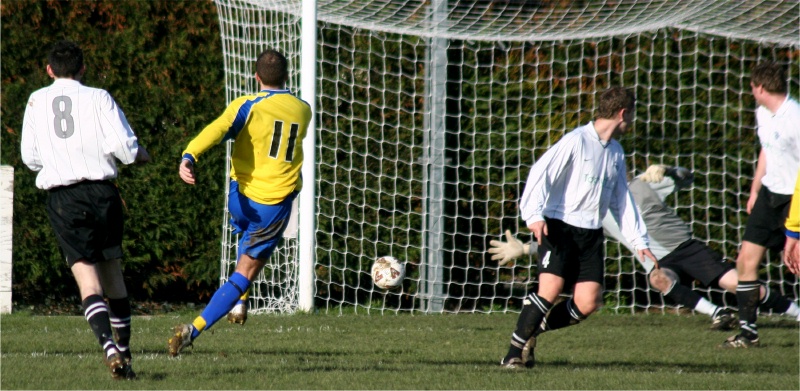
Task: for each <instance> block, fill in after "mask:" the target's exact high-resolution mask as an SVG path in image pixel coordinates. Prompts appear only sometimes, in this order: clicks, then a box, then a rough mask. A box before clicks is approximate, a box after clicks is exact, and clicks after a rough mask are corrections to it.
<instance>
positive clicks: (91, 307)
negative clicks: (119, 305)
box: [82, 295, 118, 357]
mask: <svg viewBox="0 0 800 391" xmlns="http://www.w3.org/2000/svg"><path fill="white" fill-rule="evenodd" d="M82 304H83V315H84V317H85V318H86V321H87V322H89V326H90V327H91V328H92V331H94V335H95V336H96V337H97V341H98V342H99V343H100V346H102V347H103V350H104V351H105V352H106V357H107V356H110V355H111V354H113V353H116V352H118V350H117V345H116V344H115V343H114V339H113V338H112V332H111V323H110V321H109V316H108V307H107V306H106V302H105V301H103V298H102V297H100V295H91V296H89V297H87V298H86V299H84V300H83V302H82Z"/></svg>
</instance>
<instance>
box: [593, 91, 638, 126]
mask: <svg viewBox="0 0 800 391" xmlns="http://www.w3.org/2000/svg"><path fill="white" fill-rule="evenodd" d="M635 103H636V97H635V96H634V95H633V91H631V90H629V89H627V88H622V87H611V88H609V89H607V90H605V91H603V93H601V94H600V97H599V98H598V99H597V109H596V110H595V112H596V117H597V118H605V119H610V118H614V116H615V115H617V113H618V112H619V111H620V110H622V109H628V110H633V108H634V104H635Z"/></svg>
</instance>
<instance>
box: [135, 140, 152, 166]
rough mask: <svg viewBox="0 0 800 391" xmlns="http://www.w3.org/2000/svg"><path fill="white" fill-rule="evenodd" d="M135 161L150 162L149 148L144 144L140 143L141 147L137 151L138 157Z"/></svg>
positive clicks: (140, 162)
mask: <svg viewBox="0 0 800 391" xmlns="http://www.w3.org/2000/svg"><path fill="white" fill-rule="evenodd" d="M133 162H134V163H139V164H144V163H148V162H150V154H149V153H147V149H145V148H144V147H143V146H142V144H139V149H138V150H137V151H136V158H135V159H134V161H133Z"/></svg>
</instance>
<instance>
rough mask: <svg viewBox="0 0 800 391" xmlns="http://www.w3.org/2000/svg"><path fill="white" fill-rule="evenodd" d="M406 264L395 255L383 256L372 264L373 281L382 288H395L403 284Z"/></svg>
mask: <svg viewBox="0 0 800 391" xmlns="http://www.w3.org/2000/svg"><path fill="white" fill-rule="evenodd" d="M405 276H406V266H405V264H403V263H402V262H400V261H398V260H397V258H395V257H390V256H383V257H379V258H378V259H376V260H375V263H373V264H372V282H373V283H374V284H375V286H377V287H378V288H381V289H395V288H397V287H399V286H400V285H402V284H403V278H405Z"/></svg>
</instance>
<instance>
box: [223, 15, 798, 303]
mask: <svg viewBox="0 0 800 391" xmlns="http://www.w3.org/2000/svg"><path fill="white" fill-rule="evenodd" d="M300 3H301V2H300V1H299V0H295V1H288V0H286V1H268V0H218V1H217V4H218V9H219V15H220V26H221V30H222V40H223V47H224V51H225V52H224V55H225V69H226V83H227V93H228V99H229V100H231V99H233V98H234V97H236V96H238V95H241V94H244V93H252V92H253V91H255V90H256V85H255V81H254V80H253V76H252V75H253V73H254V72H253V70H252V64H253V62H254V61H255V57H256V55H257V54H258V52H260V51H261V50H263V49H264V48H267V47H275V48H278V49H279V50H281V51H283V52H284V53H285V54H286V55H287V57H288V58H289V61H290V63H291V64H292V65H293V66H294V67H295V69H294V71H293V73H292V77H291V80H290V83H289V85H290V88H292V89H293V90H297V88H298V86H299V77H298V72H297V70H298V69H299V67H300V64H299V62H300V38H301V37H300V22H301V20H300V12H301V4H300ZM317 14H318V20H319V21H318V24H317V27H318V28H317V35H318V36H317V60H316V63H317V66H316V69H317V97H316V102H315V103H316V113H315V115H316V128H317V129H316V137H317V149H316V152H317V153H316V154H315V156H314V157H313V159H316V161H314V160H312V157H307V160H306V164H316V172H317V177H316V178H314V180H315V181H316V182H315V183H316V187H317V192H316V196H315V198H316V201H317V202H316V209H317V211H316V221H317V227H316V231H315V232H314V235H315V239H316V243H317V247H316V249H315V251H316V252H315V253H316V266H315V285H316V295H315V304H316V306H317V307H319V308H322V309H326V310H327V309H337V310H338V309H340V308H341V307H342V306H354V307H355V308H356V309H359V308H364V309H367V310H399V309H403V310H412V311H480V312H488V311H509V310H510V311H516V310H517V309H518V306H519V299H520V298H521V297H522V296H523V295H524V293H525V288H526V284H528V283H531V284H535V281H533V280H534V278H532V276H534V275H535V266H529V265H528V262H518V264H517V266H514V267H498V266H497V264H496V263H495V262H492V261H491V260H490V257H489V256H488V254H487V253H486V249H487V248H488V242H489V240H491V239H494V238H499V237H500V235H501V233H502V231H503V230H504V229H511V230H512V231H514V232H517V231H519V232H522V234H521V235H520V237H521V239H523V240H529V239H530V234H529V233H527V229H525V227H524V224H523V223H522V222H521V221H520V220H519V213H518V210H517V200H518V197H519V194H520V193H521V191H522V187H523V185H524V183H523V182H524V180H525V178H526V177H527V173H528V171H529V170H530V166H531V165H532V163H533V161H534V159H535V158H536V157H538V156H540V155H541V154H542V153H543V152H544V151H545V150H546V149H547V148H548V147H549V146H550V145H552V143H554V142H555V141H557V140H558V139H559V138H560V137H561V136H562V135H563V134H564V132H567V131H569V130H571V129H573V128H574V127H576V126H578V125H580V124H583V123H586V122H587V121H589V120H591V118H592V112H593V102H594V97H595V94H596V93H597V91H600V90H602V89H604V88H606V87H608V86H609V85H623V86H627V87H631V88H633V89H635V91H636V94H637V98H638V108H637V115H636V119H635V122H634V134H633V135H632V136H628V137H625V138H623V139H622V140H621V142H622V144H623V146H624V148H625V150H626V152H627V153H628V155H629V160H628V166H629V169H630V170H632V171H641V170H643V169H644V168H645V167H646V166H647V164H652V163H665V164H675V165H681V166H685V167H689V168H691V169H693V170H694V171H695V175H696V178H697V179H696V181H695V184H694V186H693V188H692V189H690V190H689V191H685V192H683V193H681V194H679V195H677V196H673V197H672V198H670V199H669V202H670V203H671V205H672V206H674V207H675V208H676V209H677V210H678V211H679V213H680V214H681V216H682V217H684V218H685V219H686V220H687V221H688V222H689V223H690V224H691V225H692V227H693V229H694V231H695V236H696V237H697V238H698V239H700V240H703V241H707V242H708V243H709V245H710V246H711V247H713V248H715V249H716V250H718V251H720V252H722V253H724V254H725V255H726V256H727V257H728V258H730V259H733V258H735V256H736V250H737V246H738V244H739V242H740V240H741V235H742V233H743V227H744V223H745V221H746V218H747V214H746V213H745V211H744V202H745V200H746V197H747V194H748V192H749V186H750V180H751V178H752V173H753V169H754V162H755V160H756V157H757V144H758V142H757V138H756V137H755V130H754V128H755V118H754V108H755V101H754V100H753V99H752V97H751V96H750V88H749V76H748V75H749V69H750V68H751V67H752V66H753V65H754V64H755V63H757V62H758V61H761V60H767V59H769V60H775V61H777V62H779V63H782V64H784V65H786V66H787V68H788V69H789V76H790V95H792V96H795V97H796V96H797V93H798V83H799V82H800V60H799V58H800V56H797V53H798V50H800V17H799V16H798V15H800V6H799V5H798V2H796V1H766V0H765V1H721V0H715V1H711V0H708V1H697V0H694V1H675V0H671V1H667V0H665V1H656V0H652V1H632V0H623V1H611V0H607V1H605V2H597V1H546V0H540V1H524V0H519V1H503V2H498V1H486V0H474V1H450V2H444V1H436V0H427V1H423V0H407V1H367V0H360V1H341V0H319V1H318V6H317ZM307 180H308V179H307ZM226 220H227V218H226ZM302 229H303V228H302V227H301V228H300V230H301V231H300V232H301V235H302ZM225 230H226V234H225V235H223V244H224V249H223V260H222V261H223V266H225V267H223V274H222V278H223V279H225V278H227V275H228V268H230V267H231V266H232V265H233V264H234V263H235V241H234V240H233V238H232V237H231V236H230V235H229V232H230V229H229V227H228V226H227V223H226V227H225ZM287 243H288V244H289V248H290V249H291V250H289V251H284V252H282V253H281V254H285V256H281V257H274V258H280V259H281V261H280V262H277V261H274V262H276V265H278V266H276V267H277V268H278V269H279V270H286V271H287V272H286V274H292V273H293V272H290V271H289V270H292V267H294V266H293V265H294V263H293V256H295V255H293V254H296V251H297V250H296V245H297V242H296V239H291V240H288V241H287ZM381 255H393V256H395V257H397V258H399V259H401V260H406V261H408V262H409V264H408V265H407V270H406V271H407V279H406V281H405V283H404V286H403V289H402V290H401V291H397V292H389V293H386V292H383V291H380V290H377V289H374V288H373V286H372V283H371V280H370V277H369V269H370V266H371V264H372V261H373V260H374V259H375V258H376V257H378V256H381ZM607 255H608V258H609V262H608V264H607V279H606V288H607V294H606V304H607V305H608V306H609V307H611V308H613V309H616V310H634V309H643V308H647V309H659V310H662V311H663V310H666V309H669V308H672V307H671V304H670V303H664V301H663V300H662V298H661V296H660V295H658V294H654V293H652V292H651V291H649V290H648V286H647V282H646V279H645V278H644V275H643V273H642V271H641V268H638V267H636V268H635V267H634V265H633V262H632V259H631V257H630V254H629V253H628V252H627V251H626V250H624V249H622V248H620V246H619V245H618V244H616V243H613V242H609V243H608V246H607ZM765 262H766V264H767V267H766V268H765V271H764V273H763V274H762V278H763V279H764V280H765V281H767V282H768V283H769V284H770V286H772V287H773V288H776V289H778V290H780V291H781V292H782V293H783V294H786V295H788V296H789V297H791V298H794V299H796V298H797V297H798V296H799V295H800V292H798V289H799V288H798V282H797V279H796V278H795V277H794V276H792V275H791V274H789V273H788V272H786V271H785V269H784V268H783V266H782V265H781V262H780V259H779V255H778V254H770V255H769V256H768V259H767V260H766V261H765ZM295 270H296V269H295ZM294 273H295V275H296V272H294ZM259 284H262V285H261V286H265V287H268V288H265V289H263V291H264V292H273V291H275V290H276V289H278V288H274V287H273V286H274V285H276V284H278V285H279V284H280V282H278V281H275V282H271V281H270V282H267V281H266V280H263V281H261V282H260V283H259ZM698 288H699V287H698ZM280 289H287V290H288V291H281V292H280V293H279V296H280V297H288V296H289V292H296V288H291V287H285V288H280ZM292 289H295V290H294V291H292ZM703 292H706V294H707V295H708V296H709V297H711V298H713V299H714V300H716V301H718V302H720V300H719V299H721V300H722V301H721V302H724V303H725V304H728V303H729V302H730V300H731V299H733V296H732V295H724V294H722V293H721V292H719V291H713V290H703ZM270 294H271V293H270ZM258 300H265V301H270V300H271V299H268V298H263V297H262V298H259V299H258ZM254 304H255V302H254ZM256 306H257V307H258V308H263V307H262V306H261V305H260V304H257V305H256ZM289 307H291V308H296V304H295V305H294V307H292V306H289ZM264 310H267V311H273V310H281V311H284V310H285V308H277V309H275V308H265V309H264Z"/></svg>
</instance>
